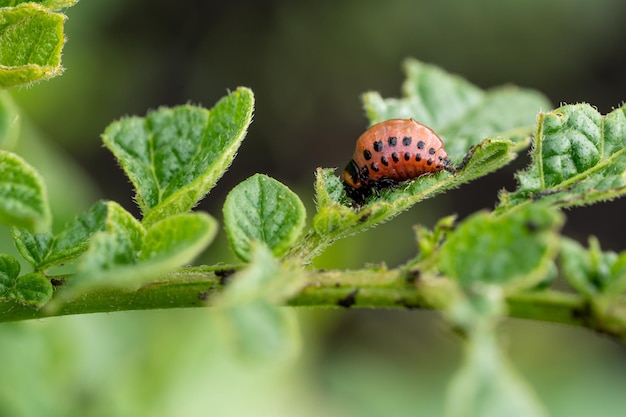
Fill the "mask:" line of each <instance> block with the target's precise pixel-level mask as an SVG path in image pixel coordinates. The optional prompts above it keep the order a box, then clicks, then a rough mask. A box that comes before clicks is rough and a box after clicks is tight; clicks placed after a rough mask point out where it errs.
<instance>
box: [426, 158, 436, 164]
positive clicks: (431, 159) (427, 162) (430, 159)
mask: <svg viewBox="0 0 626 417" xmlns="http://www.w3.org/2000/svg"><path fill="white" fill-rule="evenodd" d="M433 162H435V161H433V158H428V161H426V164H427V165H432V164H433Z"/></svg>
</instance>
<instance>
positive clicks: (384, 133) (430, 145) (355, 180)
mask: <svg viewBox="0 0 626 417" xmlns="http://www.w3.org/2000/svg"><path fill="white" fill-rule="evenodd" d="M444 169H446V170H449V171H453V167H452V164H451V163H450V160H449V159H448V154H447V153H446V151H445V150H444V149H443V141H442V140H441V138H440V137H439V136H437V134H436V133H435V132H433V131H432V129H430V128H429V127H426V126H424V125H423V124H421V123H418V122H416V121H415V120H413V119H391V120H386V121H384V122H381V123H377V124H375V125H374V126H372V127H370V128H369V129H368V130H367V131H365V133H363V134H362V135H361V137H359V139H358V140H357V142H356V150H355V151H354V155H353V156H352V160H350V162H348V165H346V168H345V170H344V171H343V180H344V185H345V189H346V193H347V194H348V196H350V197H351V198H352V199H354V200H356V201H357V202H363V201H364V200H365V198H366V197H367V196H369V195H370V193H371V191H372V190H374V191H376V192H378V191H379V190H380V189H382V188H385V187H389V186H393V185H395V184H397V183H399V182H401V181H406V180H409V179H412V178H417V177H419V176H421V175H424V174H430V173H435V172H439V171H441V170H444Z"/></svg>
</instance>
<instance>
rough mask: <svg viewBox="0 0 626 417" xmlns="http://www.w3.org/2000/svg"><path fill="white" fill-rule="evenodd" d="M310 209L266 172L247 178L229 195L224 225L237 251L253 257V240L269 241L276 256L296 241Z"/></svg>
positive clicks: (242, 257) (241, 255) (242, 256)
mask: <svg viewBox="0 0 626 417" xmlns="http://www.w3.org/2000/svg"><path fill="white" fill-rule="evenodd" d="M305 218H306V213H305V209H304V204H302V201H300V199H299V198H298V196H297V195H296V194H294V193H293V192H292V191H291V190H290V189H289V188H287V187H286V186H284V185H283V184H281V183H280V182H278V181H276V180H275V179H272V178H270V177H268V176H266V175H261V174H256V175H253V176H252V177H250V178H248V179H247V180H245V181H243V182H242V183H240V184H239V185H237V186H236V187H235V188H233V189H232V190H231V192H230V193H229V194H228V196H227V197H226V201H225V202H224V227H225V228H226V234H227V235H228V239H229V241H230V245H231V248H232V249H233V251H234V252H235V254H236V255H237V256H238V257H239V258H241V259H243V260H244V261H247V260H249V259H250V242H252V241H259V242H263V243H265V244H266V245H267V246H268V247H269V248H270V249H271V250H272V252H273V253H274V255H275V256H282V255H283V254H285V253H286V252H287V251H288V250H289V249H290V248H291V247H292V246H293V245H294V244H295V242H296V240H297V239H298V237H299V236H300V234H301V233H302V229H303V228H304V222H305Z"/></svg>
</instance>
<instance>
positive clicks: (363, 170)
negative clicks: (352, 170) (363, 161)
mask: <svg viewBox="0 0 626 417" xmlns="http://www.w3.org/2000/svg"><path fill="white" fill-rule="evenodd" d="M361 175H362V176H363V177H365V178H367V177H368V176H369V175H370V170H369V169H368V168H367V165H363V168H361Z"/></svg>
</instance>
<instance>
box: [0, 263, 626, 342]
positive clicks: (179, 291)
mask: <svg viewBox="0 0 626 417" xmlns="http://www.w3.org/2000/svg"><path fill="white" fill-rule="evenodd" d="M305 273H306V274H307V282H308V283H307V284H306V285H305V286H304V288H303V289H302V290H301V291H300V292H299V293H298V294H296V295H295V296H293V297H292V298H291V299H289V300H288V301H287V303H286V304H287V305H290V306H297V307H319V308H337V307H343V308H347V307H351V308H404V309H434V310H440V309H443V308H445V306H446V305H447V303H448V302H449V301H450V297H451V293H453V291H451V285H453V283H452V282H450V281H448V280H446V279H443V278H432V277H429V278H427V279H426V278H419V277H415V276H409V275H407V273H406V272H403V271H401V270H398V269H393V270H387V269H384V268H381V269H378V270H373V269H369V270H358V271H307V272H305ZM224 284H225V283H224V278H220V277H218V276H216V275H215V273H214V272H213V271H210V270H208V269H204V268H189V269H187V270H183V271H180V272H177V273H173V274H169V275H168V276H167V281H164V282H159V283H153V284H149V285H145V286H142V287H141V288H139V289H122V288H108V289H98V290H95V289H94V290H92V291H91V292H90V293H88V294H85V295H83V296H81V297H80V298H77V299H75V300H73V301H70V302H67V303H65V304H63V305H62V306H61V307H59V308H58V309H56V310H53V311H51V310H50V309H46V308H45V307H44V308H42V309H39V310H37V309H34V308H32V307H29V306H24V305H21V304H19V303H17V302H15V301H4V302H1V303H0V321H1V322H7V321H17V320H27V319H34V318H44V317H53V316H62V315H69V314H86V313H96V312H114V311H129V310H148V309H164V308H188V307H202V306H206V305H207V304H208V305H210V304H211V300H212V299H213V298H214V297H215V296H217V295H218V294H219V293H220V291H221V289H223V288H224ZM226 285H227V284H226ZM61 288H62V287H61ZM59 291H62V289H61V290H59ZM506 302H507V305H508V314H509V316H510V317H518V318H525V319H532V320H539V321H547V322H553V323H562V324H570V325H576V326H581V327H588V328H591V329H594V330H598V331H602V332H609V333H612V334H614V335H615V336H617V337H619V338H621V339H625V340H626V335H625V334H621V332H620V334H617V331H616V330H614V329H616V328H622V329H623V328H626V326H621V327H619V326H617V327H616V326H615V323H614V322H615V320H623V319H626V318H625V317H624V315H623V314H621V313H620V315H619V316H615V317H610V320H609V318H607V317H603V318H602V320H599V319H598V317H595V316H594V314H593V311H592V309H590V308H588V306H587V303H586V301H585V300H584V299H583V297H582V296H580V295H577V294H570V293H564V292H558V291H538V292H529V293H525V294H520V295H514V296H509V297H508V298H507V299H506ZM622 310H623V309H622ZM622 310H620V311H622ZM622 313H623V311H622ZM607 320H608V321H607ZM604 321H607V323H609V322H610V323H612V325H611V326H604V325H603V322H604ZM622 324H623V323H622Z"/></svg>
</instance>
